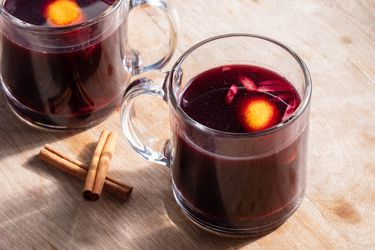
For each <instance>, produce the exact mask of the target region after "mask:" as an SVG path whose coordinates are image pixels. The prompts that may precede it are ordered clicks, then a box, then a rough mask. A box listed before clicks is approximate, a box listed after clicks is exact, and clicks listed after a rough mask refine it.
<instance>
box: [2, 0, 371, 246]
mask: <svg viewBox="0 0 375 250" xmlns="http://www.w3.org/2000/svg"><path fill="white" fill-rule="evenodd" d="M171 3H172V4H173V5H174V6H175V8H176V9H177V11H178V13H179V19H180V20H179V23H180V41H179V45H178V48H177V52H176V55H175V56H174V57H173V59H172V60H176V58H177V57H178V56H179V55H181V53H182V52H183V51H185V50H186V49H187V48H189V47H190V46H192V45H193V44H194V43H196V42H198V41H200V40H202V39H205V38H207V37H210V36H213V35H217V34H222V33H228V32H249V33H256V34H261V35H266V36H270V37H273V38H275V39H277V40H280V41H282V42H283V43H285V44H287V45H288V46H290V47H291V48H293V49H294V50H295V51H296V52H297V53H298V54H300V55H301V57H302V58H303V59H304V61H305V62H306V64H307V65H308V67H309V69H310V72H311V75H312V79H313V99H312V108H311V130H310V141H309V160H308V165H309V167H308V188H307V195H306V197H305V199H304V201H303V203H302V205H301V207H300V208H299V209H298V210H297V212H296V213H295V214H294V215H293V216H292V217H291V218H290V219H289V220H288V221H287V222H286V223H285V224H284V225H282V226H281V227H280V228H279V229H277V230H275V231H274V232H272V233H271V234H269V235H267V236H265V237H263V238H260V239H258V240H248V239H245V240H233V239H225V238H219V237H217V236H215V235H211V234H209V233H206V232H203V231H201V230H200V229H198V228H197V227H195V226H194V225H192V224H191V223H190V222H188V220H187V219H186V218H185V217H184V216H183V215H182V214H181V212H180V211H179V210H178V208H177V205H176V204H175V202H174V199H173V195H172V192H171V190H170V186H171V180H170V173H169V170H168V169H167V168H165V167H164V168H163V167H159V166H156V165H153V164H150V163H148V162H146V161H144V160H142V159H141V158H139V157H138V156H137V155H136V154H135V153H134V152H133V151H132V150H131V148H130V147H129V145H128V144H127V142H126V141H125V139H123V138H121V139H120V141H119V145H118V147H117V149H116V152H117V153H116V155H115V156H114V157H113V160H112V164H111V167H110V169H109V171H110V175H111V176H113V177H114V178H116V179H120V180H123V181H124V182H126V183H129V184H130V185H132V186H134V191H133V193H132V195H131V197H130V199H129V200H128V201H126V202H120V201H118V200H116V199H114V198H113V197H109V196H103V199H102V200H100V201H99V202H98V203H95V204H93V203H88V202H86V201H84V200H83V199H82V198H81V193H80V192H81V189H82V183H81V182H79V181H78V180H76V179H73V178H70V177H69V176H67V175H65V174H63V173H60V172H58V171H55V170H51V169H50V168H48V167H46V166H45V165H44V164H43V163H42V162H40V161H39V160H38V159H37V158H35V155H37V153H38V152H39V150H40V148H41V147H42V146H43V145H44V144H47V143H48V144H51V145H52V146H54V147H55V148H57V149H58V150H61V151H63V152H65V153H66V154H68V155H70V156H72V157H77V156H78V159H79V160H81V161H84V162H88V161H89V157H90V155H91V154H92V152H93V150H94V147H95V142H96V140H97V138H98V137H99V135H100V131H101V130H103V129H105V128H109V129H111V130H113V131H116V132H118V133H119V134H121V128H120V122H119V120H120V117H119V113H118V111H117V112H115V113H114V114H113V115H112V116H111V117H110V118H109V119H108V120H106V121H105V122H103V123H101V124H99V125H98V126H96V127H94V128H91V129H88V130H86V131H79V132H64V133H52V132H45V131H39V130H36V129H33V128H30V127H28V126H27V125H25V124H23V123H22V122H20V121H18V119H17V118H15V117H14V115H13V114H12V113H11V111H10V110H9V109H8V108H7V106H6V104H5V101H4V99H3V97H1V98H0V138H1V139H0V190H1V193H0V202H1V205H0V207H1V209H0V249H32V248H33V249H80V248H85V249H86V248H90V249H116V248H119V249H374V248H375V212H374V211H375V112H374V107H375V98H374V96H375V60H374V58H375V2H374V1H372V0H361V1H350V0H344V1H338V0H334V1H323V0H303V1H298V0H291V1H263V0H252V1H250V0H237V1H223V0H216V1H214V0H206V1H198V0H190V1H183V0H173V1H171ZM138 11H139V12H140V14H141V16H140V17H139V18H144V19H145V20H146V21H144V23H147V27H146V28H145V29H146V34H158V33H163V32H161V30H158V29H161V28H162V26H157V27H159V28H156V30H153V31H151V30H150V33H148V31H147V29H151V28H152V27H153V26H151V25H152V24H154V23H155V22H157V21H156V20H157V18H156V14H155V13H154V12H153V11H151V10H150V9H146V10H138ZM152 40H153V37H152V36H151V35H149V36H148V37H147V39H146V40H142V44H143V42H144V43H145V44H147V43H146V42H150V43H152ZM142 46H143V45H142ZM170 66H171V63H170V64H169V66H167V69H168V68H170ZM148 101H149V102H153V99H152V98H150V99H149V100H148ZM153 103H154V102H153ZM146 106H147V107H148V108H145V109H144V112H145V113H144V117H143V119H144V120H146V126H144V128H143V129H144V132H145V133H146V134H154V131H160V133H161V134H162V135H163V136H164V137H166V136H167V135H168V128H167V127H166V126H167V124H168V122H167V118H166V112H165V105H164V104H162V103H156V104H152V105H146ZM155 110H156V111H155ZM163 110H164V111H163ZM157 112H160V114H163V115H161V117H160V119H159V117H158V116H156V115H155V114H157ZM147 124H149V126H147ZM150 131H151V132H150ZM94 226H96V227H95V228H94Z"/></svg>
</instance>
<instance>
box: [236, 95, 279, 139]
mask: <svg viewBox="0 0 375 250" xmlns="http://www.w3.org/2000/svg"><path fill="white" fill-rule="evenodd" d="M240 119H241V122H242V124H243V126H244V127H245V129H246V130H248V131H250V132H256V131H261V130H264V129H267V128H270V127H272V126H274V125H276V124H277V123H278V122H280V111H279V109H278V107H277V106H276V104H275V103H273V102H271V101H270V100H268V98H267V97H263V96H257V97H252V98H249V99H247V100H245V101H244V102H243V103H242V106H241V108H240Z"/></svg>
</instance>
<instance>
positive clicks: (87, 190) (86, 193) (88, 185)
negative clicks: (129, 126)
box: [82, 130, 109, 200]
mask: <svg viewBox="0 0 375 250" xmlns="http://www.w3.org/2000/svg"><path fill="white" fill-rule="evenodd" d="M108 136H109V131H107V130H104V131H102V133H101V134H100V137H99V141H98V143H97V144H96V147H95V151H94V155H93V156H92V159H91V163H90V166H89V171H88V173H87V176H86V181H85V185H84V187H83V192H82V194H83V197H84V198H85V199H86V200H91V195H92V190H93V188H94V184H95V179H96V174H97V170H98V165H99V160H100V156H101V154H102V152H103V149H104V146H105V144H106V141H107V138H108Z"/></svg>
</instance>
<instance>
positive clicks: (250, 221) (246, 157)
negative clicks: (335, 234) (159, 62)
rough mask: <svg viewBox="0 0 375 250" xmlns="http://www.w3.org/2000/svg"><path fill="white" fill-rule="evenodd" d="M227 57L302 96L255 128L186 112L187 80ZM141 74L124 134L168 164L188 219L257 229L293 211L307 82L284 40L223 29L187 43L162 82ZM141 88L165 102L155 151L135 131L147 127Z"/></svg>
mask: <svg viewBox="0 0 375 250" xmlns="http://www.w3.org/2000/svg"><path fill="white" fill-rule="evenodd" d="M230 64H237V65H238V64H250V65H256V66H261V67H264V68H268V69H271V70H273V71H275V72H277V73H279V74H280V75H282V76H284V77H285V78H286V79H288V80H289V82H290V83H292V84H293V86H294V87H295V89H296V90H297V92H298V94H299V96H300V98H301V103H300V105H299V107H298V108H297V110H295V111H294V113H293V114H292V115H291V116H290V117H289V118H288V119H287V120H285V121H283V122H281V123H279V124H278V125H276V126H274V127H271V128H269V129H266V130H263V131H260V132H253V133H228V132H222V131H218V130H214V129H211V128H208V127H206V126H204V125H202V124H200V123H198V122H197V121H195V120H193V119H192V118H190V117H189V116H188V115H187V114H186V113H185V112H184V111H183V110H182V109H181V106H180V103H181V96H182V93H183V92H184V90H185V89H186V88H187V87H188V86H189V83H190V82H191V80H192V79H194V78H195V77H196V76H197V75H199V74H200V73H202V72H204V71H206V70H208V69H211V68H214V67H217V66H223V65H230ZM141 77H142V78H140V79H139V81H138V82H137V84H134V85H132V86H131V87H130V88H129V91H128V92H127V94H126V96H125V99H124V104H123V108H122V125H123V131H124V134H125V136H126V138H127V140H128V141H129V143H130V145H131V146H132V147H133V149H134V150H135V151H136V152H137V153H138V154H139V155H141V156H142V157H143V158H145V159H147V160H149V161H151V162H154V163H158V164H161V165H166V166H169V167H170V168H171V173H172V183H173V187H172V188H173V193H174V196H175V199H176V201H177V203H178V205H179V207H180V208H181V209H182V211H183V212H184V213H185V214H186V215H187V217H188V218H189V219H191V220H192V221H193V222H194V223H195V224H197V225H199V226H200V227H202V228H204V229H207V230H209V231H212V232H215V233H218V234H221V235H224V236H233V237H242V236H244V237H248V236H254V237H255V236H259V235H262V234H265V233H267V232H270V231H271V230H273V229H275V228H276V227H278V226H280V225H281V224H282V223H283V222H285V221H286V220H287V218H289V217H290V216H291V215H292V214H293V212H294V211H295V210H296V209H297V207H298V206H299V204H300V203H301V201H302V199H303V196H304V193H305V188H306V160H307V155H306V154H307V139H308V128H309V110H310V98H311V92H312V85H311V79H310V75H309V72H308V69H307V67H306V65H305V64H304V63H303V61H302V60H301V59H300V58H299V57H298V56H297V55H296V54H295V53H294V52H293V51H292V50H291V49H290V48H288V47H286V46H285V45H283V44H281V43H279V42H277V41H275V40H273V39H270V38H266V37H262V36H257V35H250V34H228V35H222V36H217V37H213V38H211V39H208V40H205V41H203V42H201V43H198V44H197V45H195V46H193V47H192V48H190V49H189V50H188V51H186V52H185V53H184V54H183V55H182V56H181V57H180V59H178V60H177V62H176V64H175V65H174V67H173V69H172V70H171V71H170V72H168V74H167V75H166V78H165V81H164V82H163V84H162V86H160V85H158V84H155V83H154V82H155V81H154V80H153V79H151V78H148V77H147V76H145V75H144V76H142V75H141ZM142 95H153V96H157V97H160V98H162V99H163V100H164V101H165V102H167V103H168V106H169V117H170V127H171V129H170V132H171V133H170V136H171V138H170V139H169V140H166V141H163V140H159V141H160V145H156V146H159V148H162V150H160V151H156V150H154V149H153V148H154V147H155V145H152V144H153V143H154V142H155V141H157V136H155V137H154V138H148V135H149V133H146V134H145V133H142V132H140V131H139V130H140V129H139V128H140V127H141V126H142V125H143V127H145V126H146V127H147V124H142V122H144V121H140V120H139V118H137V115H138V116H139V113H137V112H136V111H135V110H134V104H135V103H137V105H140V104H138V103H139V101H138V100H142V98H141V99H138V100H137V98H139V97H140V96H142ZM147 134H148V135H147ZM150 145H152V146H150Z"/></svg>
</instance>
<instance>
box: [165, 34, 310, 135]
mask: <svg viewBox="0 0 375 250" xmlns="http://www.w3.org/2000/svg"><path fill="white" fill-rule="evenodd" d="M233 37H245V38H255V39H259V40H263V41H266V42H270V43H272V44H274V45H276V46H278V47H280V48H281V49H284V50H285V51H286V52H288V53H289V54H290V55H291V56H292V57H293V58H294V59H295V60H296V61H297V63H298V65H299V66H300V68H301V70H302V72H303V75H304V82H305V93H304V95H303V97H301V103H300V105H299V106H298V108H297V109H296V110H295V111H294V112H293V114H292V115H291V116H290V117H289V118H288V119H286V120H285V121H282V122H280V123H278V124H277V125H275V126H272V127H270V128H268V129H265V130H262V131H258V132H245V133H234V132H226V131H221V130H217V129H213V128H210V127H207V126H205V125H203V124H201V123H199V122H197V121H195V120H194V119H193V118H191V117H190V116H188V115H187V114H186V113H185V112H184V111H183V110H182V109H181V107H180V105H179V103H178V100H177V99H178V97H177V96H176V95H175V91H174V89H175V84H174V80H173V78H174V77H173V76H174V73H175V71H176V69H178V68H180V66H181V65H182V64H183V63H184V61H185V59H186V58H187V57H188V56H189V55H190V54H192V53H193V52H194V51H195V50H196V49H198V48H200V47H202V46H204V45H205V44H207V43H210V42H212V41H216V40H221V39H225V38H233ZM168 92H169V93H168V95H169V100H170V101H171V103H172V106H173V108H174V109H175V110H176V111H177V113H178V114H179V115H180V116H182V117H183V118H184V121H186V122H187V123H188V124H189V125H192V126H194V127H196V128H198V129H200V130H202V131H205V132H209V133H211V134H215V135H219V136H227V137H246V138H248V137H260V136H264V135H268V134H272V133H275V132H277V131H279V130H281V129H283V128H285V127H288V126H289V125H290V124H292V123H293V122H294V121H296V120H297V119H298V118H299V117H300V116H301V115H302V114H303V113H304V111H305V110H306V109H307V107H308V106H309V104H310V100H311V94H312V82H311V76H310V73H309V70H308V68H307V66H306V64H305V63H304V62H303V60H302V59H301V58H300V57H299V56H298V55H297V54H296V53H295V52H294V51H293V50H292V49H290V48H289V47H288V46H286V45H284V44H282V43H280V42H278V41H276V40H274V39H272V38H269V37H266V36H262V35H256V34H249V33H229V34H224V35H218V36H214V37H211V38H208V39H205V40H203V41H201V42H199V43H197V44H195V45H194V46H192V47H190V48H189V49H188V50H187V51H185V52H184V53H183V54H182V55H181V56H180V57H179V59H178V60H177V61H176V63H175V64H174V65H173V67H172V69H171V71H170V74H169V84H168Z"/></svg>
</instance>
